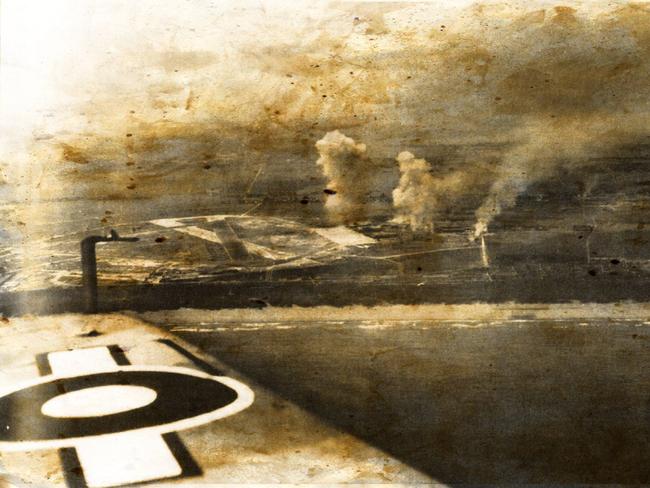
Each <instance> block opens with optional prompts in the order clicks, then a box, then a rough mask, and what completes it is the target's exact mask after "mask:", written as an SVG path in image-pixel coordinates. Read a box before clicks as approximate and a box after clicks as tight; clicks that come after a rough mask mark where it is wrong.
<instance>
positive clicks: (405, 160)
mask: <svg viewBox="0 0 650 488" xmlns="http://www.w3.org/2000/svg"><path fill="white" fill-rule="evenodd" d="M397 162H398V163H399V171H400V174H401V176H400V179H399V186H398V187H397V188H395V189H394V190H393V205H394V207H395V221H396V222H398V223H401V224H409V225H410V226H411V228H412V229H413V230H433V215H434V212H435V209H436V204H437V198H438V192H437V191H435V189H434V187H435V186H436V184H435V180H434V179H433V176H431V165H430V164H429V163H428V162H427V161H425V160H424V159H416V158H415V156H414V155H413V154H411V153H410V152H408V151H404V152H401V153H399V155H398V156H397Z"/></svg>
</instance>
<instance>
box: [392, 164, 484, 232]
mask: <svg viewBox="0 0 650 488" xmlns="http://www.w3.org/2000/svg"><path fill="white" fill-rule="evenodd" d="M397 162H398V163H399V171H400V180H399V184H398V186H397V188H395V189H394V190H393V207H394V209H395V217H394V221H395V222H398V223H401V224H407V225H409V226H410V227H411V229H413V230H414V231H419V232H423V231H433V230H434V220H435V219H436V217H439V216H440V214H441V213H443V212H446V211H448V210H449V209H453V207H454V206H455V205H456V204H457V202H458V199H459V198H461V197H462V196H464V195H465V194H466V193H469V192H471V191H473V190H475V189H476V186H477V185H478V183H479V180H480V179H482V178H485V177H487V176H488V175H489V172H488V171H486V170H485V169H484V168H483V166H482V165H480V164H476V165H473V166H472V167H469V168H464V169H463V170H456V171H452V172H450V173H447V174H444V175H441V176H434V175H433V174H432V167H431V164H429V163H428V162H427V161H426V160H425V159H416V157H415V156H414V155H413V154H411V153H410V152H408V151H403V152H401V153H399V155H398V156H397Z"/></svg>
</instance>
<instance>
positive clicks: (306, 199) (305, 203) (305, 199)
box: [300, 197, 309, 205]
mask: <svg viewBox="0 0 650 488" xmlns="http://www.w3.org/2000/svg"><path fill="white" fill-rule="evenodd" d="M300 203H302V204H303V205H307V204H308V203H309V198H307V197H302V200H300Z"/></svg>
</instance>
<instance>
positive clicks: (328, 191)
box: [323, 188, 336, 195]
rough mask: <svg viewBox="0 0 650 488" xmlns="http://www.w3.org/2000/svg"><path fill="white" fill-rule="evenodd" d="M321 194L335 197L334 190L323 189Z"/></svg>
mask: <svg viewBox="0 0 650 488" xmlns="http://www.w3.org/2000/svg"><path fill="white" fill-rule="evenodd" d="M323 193H327V194H328V195H336V190H330V189H329V188H325V189H324V190H323Z"/></svg>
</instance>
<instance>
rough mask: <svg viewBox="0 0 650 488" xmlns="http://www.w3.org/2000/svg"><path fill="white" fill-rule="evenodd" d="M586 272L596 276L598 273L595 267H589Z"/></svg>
mask: <svg viewBox="0 0 650 488" xmlns="http://www.w3.org/2000/svg"><path fill="white" fill-rule="evenodd" d="M588 273H589V274H590V275H591V276H596V275H597V274H598V272H597V271H596V270H595V269H590V270H589V271H588Z"/></svg>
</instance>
